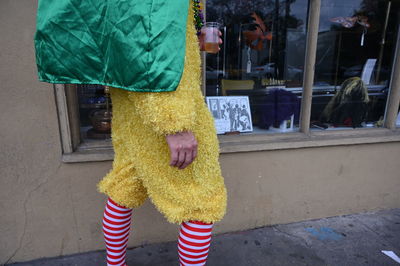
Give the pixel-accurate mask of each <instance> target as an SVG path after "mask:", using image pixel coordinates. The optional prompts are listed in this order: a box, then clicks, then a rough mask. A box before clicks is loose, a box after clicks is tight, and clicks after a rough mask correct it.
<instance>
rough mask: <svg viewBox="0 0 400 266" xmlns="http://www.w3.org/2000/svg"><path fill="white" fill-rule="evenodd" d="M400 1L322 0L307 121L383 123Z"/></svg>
mask: <svg viewBox="0 0 400 266" xmlns="http://www.w3.org/2000/svg"><path fill="white" fill-rule="evenodd" d="M398 11H399V1H388V0H381V1H379V0H337V1H329V0H322V2H321V17H320V27H319V35H318V48H317V59H316V65H315V81H314V89H313V105H312V114H311V127H312V128H318V129H341V128H353V127H354V128H356V127H380V126H382V125H383V117H384V113H385V106H386V100H387V95H388V90H389V82H390V75H391V66H392V63H393V58H394V48H395V42H396V32H397V27H398V16H397V12H398Z"/></svg>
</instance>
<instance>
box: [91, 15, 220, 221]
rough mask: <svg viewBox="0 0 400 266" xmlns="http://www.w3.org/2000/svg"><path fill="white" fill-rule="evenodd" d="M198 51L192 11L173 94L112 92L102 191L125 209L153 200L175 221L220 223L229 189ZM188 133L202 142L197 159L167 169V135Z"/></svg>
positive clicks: (114, 90)
mask: <svg viewBox="0 0 400 266" xmlns="http://www.w3.org/2000/svg"><path fill="white" fill-rule="evenodd" d="M200 67H201V60H200V53H199V44H198V39H197V36H196V31H195V27H194V23H193V10H192V8H189V15H188V20H187V32H186V54H185V66H184V71H183V75H182V78H181V81H180V84H179V86H178V87H177V89H176V91H173V92H159V93H155V92H131V91H127V90H123V89H119V88H113V87H112V88H111V90H110V91H111V99H112V103H113V119H112V143H113V146H114V151H115V157H114V162H113V168H112V170H111V171H110V172H109V173H108V174H107V175H106V176H105V177H104V178H103V180H101V181H100V182H99V183H98V190H99V191H100V192H102V193H105V194H106V195H108V196H109V197H111V198H112V199H113V200H114V201H115V202H117V203H118V204H120V205H122V206H125V207H127V208H135V207H138V206H140V205H141V204H142V203H143V202H144V201H145V199H146V198H147V197H149V198H150V199H151V200H152V202H153V203H154V205H155V206H156V207H157V209H158V210H159V211H160V212H161V213H163V214H164V215H165V217H166V218H167V220H168V221H169V222H171V223H177V224H180V223H182V222H183V221H189V220H194V221H202V222H207V223H208V222H216V221H219V220H221V219H222V217H223V216H224V214H225V210H226V189H225V185H224V180H223V177H222V176H221V169H220V165H219V161H218V157H219V146H218V139H217V135H216V131H215V127H214V121H213V117H212V116H211V114H210V112H209V110H208V108H207V105H206V104H205V101H204V97H203V95H202V93H201V90H200ZM185 130H190V131H192V132H193V133H194V135H195V137H196V139H197V142H198V155H197V158H196V159H195V160H194V161H193V163H191V164H190V165H189V166H188V167H186V168H185V169H183V170H180V169H178V168H176V167H172V166H169V161H170V155H169V148H168V145H167V142H166V139H165V136H166V135H167V134H170V133H176V132H179V131H185Z"/></svg>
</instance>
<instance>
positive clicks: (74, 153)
mask: <svg viewBox="0 0 400 266" xmlns="http://www.w3.org/2000/svg"><path fill="white" fill-rule="evenodd" d="M204 6H205V5H204ZM320 10H321V0H310V1H309V12H308V25H307V37H306V38H307V40H306V51H305V63H304V74H303V96H302V100H301V111H300V129H299V132H292V133H284V134H282V133H277V134H240V135H233V136H228V135H219V136H218V139H219V142H220V152H221V153H223V154H224V153H236V152H251V151H269V150H282V149H299V148H311V147H328V146H340V145H356V144H372V143H387V142H399V141H400V128H396V119H397V114H398V109H399V104H400V27H399V28H398V33H397V40H396V50H395V60H394V62H393V66H392V73H391V82H390V85H389V88H390V91H389V95H388V99H387V104H386V111H385V117H384V126H383V127H382V128H368V129H365V128H362V129H352V130H348V129H347V130H337V131H311V130H310V117H311V106H312V93H313V81H314V65H315V58H316V49H317V41H318V28H319V18H320ZM204 11H205V10H204ZM202 61H203V66H205V64H204V63H205V53H202ZM205 78H206V77H205V67H203V69H202V81H203V82H202V84H203V85H202V91H203V94H204V93H205V84H206V83H205ZM54 93H55V99H56V104H57V113H58V119H59V128H60V136H61V144H62V161H63V162H65V163H75V162H94V161H109V160H113V157H114V151H113V147H112V144H111V142H110V141H104V140H99V141H97V142H93V143H81V141H80V124H79V123H80V122H79V106H78V102H79V101H78V94H77V86H76V85H74V84H55V85H54Z"/></svg>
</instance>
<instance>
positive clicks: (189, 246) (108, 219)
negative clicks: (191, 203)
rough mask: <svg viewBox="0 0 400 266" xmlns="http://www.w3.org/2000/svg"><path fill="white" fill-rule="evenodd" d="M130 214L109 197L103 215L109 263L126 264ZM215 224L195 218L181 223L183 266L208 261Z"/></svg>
mask: <svg viewBox="0 0 400 266" xmlns="http://www.w3.org/2000/svg"><path fill="white" fill-rule="evenodd" d="M131 217H132V209H128V208H125V207H123V206H121V205H118V204H117V203H115V202H114V201H113V200H112V199H111V198H108V201H107V204H106V207H105V210H104V216H103V232H104V239H105V242H106V250H107V265H109V266H110V265H113V266H126V262H125V256H126V248H127V244H128V238H129V231H130V226H131ZM212 226H213V224H212V223H210V224H207V223H203V222H196V221H190V222H184V223H182V225H181V229H180V234H179V242H178V253H179V261H180V265H198V266H200V265H205V264H206V261H207V256H208V250H209V248H210V243H211V230H212Z"/></svg>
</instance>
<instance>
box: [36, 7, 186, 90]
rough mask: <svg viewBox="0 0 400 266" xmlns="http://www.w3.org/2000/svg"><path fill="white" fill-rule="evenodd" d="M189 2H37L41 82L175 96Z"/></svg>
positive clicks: (182, 53) (38, 65)
mask: <svg viewBox="0 0 400 266" xmlns="http://www.w3.org/2000/svg"><path fill="white" fill-rule="evenodd" d="M189 1H190V0H101V1H97V0H39V6H38V11H37V29H36V33H35V37H34V42H35V50H36V64H37V67H38V77H39V80H40V81H43V82H49V83H73V84H102V85H109V86H113V87H118V88H122V89H126V90H130V91H142V92H144V91H145V92H163V91H174V90H176V87H177V86H178V84H179V81H180V79H181V76H182V72H183V66H184V56H185V48H186V21H187V15H188V7H189V6H188V5H189Z"/></svg>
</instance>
